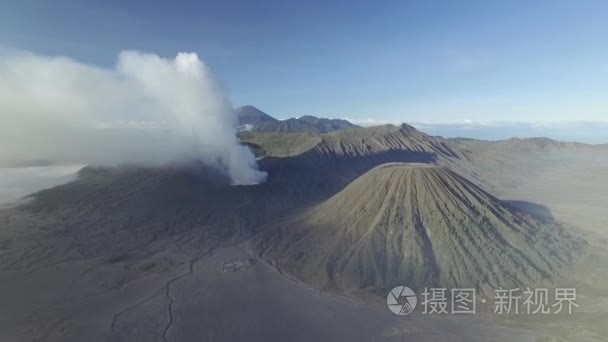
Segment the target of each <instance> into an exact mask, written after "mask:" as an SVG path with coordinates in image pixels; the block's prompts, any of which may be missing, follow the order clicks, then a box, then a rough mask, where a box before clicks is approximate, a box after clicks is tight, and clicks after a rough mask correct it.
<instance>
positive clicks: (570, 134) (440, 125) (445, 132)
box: [411, 120, 608, 144]
mask: <svg viewBox="0 0 608 342" xmlns="http://www.w3.org/2000/svg"><path fill="white" fill-rule="evenodd" d="M411 125H412V126H414V127H416V128H417V129H419V130H421V131H423V132H425V133H428V134H431V135H441V136H444V137H466V138H475V139H485V140H501V139H508V138H511V137H519V138H529V137H548V138H552V139H557V140H565V141H578V142H585V143H592V144H595V143H606V142H608V122H602V121H570V122H507V121H485V122H483V121H473V120H464V121H462V122H414V123H411Z"/></svg>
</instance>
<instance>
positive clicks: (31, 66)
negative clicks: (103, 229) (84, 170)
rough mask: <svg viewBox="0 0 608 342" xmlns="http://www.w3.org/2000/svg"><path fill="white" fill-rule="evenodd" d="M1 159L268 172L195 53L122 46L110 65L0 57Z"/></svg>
mask: <svg viewBox="0 0 608 342" xmlns="http://www.w3.org/2000/svg"><path fill="white" fill-rule="evenodd" d="M0 145H1V146H2V149H0V163H14V162H19V161H27V160H53V161H62V162H66V161H67V162H78V163H87V164H96V165H117V164H123V163H130V164H143V165H151V166H157V165H163V164H166V163H174V162H188V161H191V160H193V159H198V160H202V161H203V162H205V163H206V164H208V165H210V166H213V167H216V168H218V169H221V170H222V171H224V172H226V174H227V175H229V176H230V177H231V179H232V180H233V182H234V183H235V184H253V183H258V182H261V181H263V180H264V179H265V177H266V174H265V173H263V172H260V171H258V169H257V164H256V161H255V157H254V156H253V155H252V154H251V153H250V151H249V150H248V149H247V148H246V147H243V146H241V145H239V141H238V139H237V138H236V114H235V113H234V111H233V109H232V107H231V105H230V103H229V102H228V101H227V100H226V99H225V98H224V97H223V94H222V93H221V92H220V91H219V89H218V87H217V85H216V82H215V81H214V79H213V77H212V75H211V74H210V72H209V70H208V68H207V67H206V65H205V64H204V63H203V62H202V61H201V60H199V59H198V56H197V55H196V54H194V53H179V54H178V55H177V56H176V57H175V59H164V58H160V57H159V56H156V55H153V54H144V53H140V52H136V51H125V52H122V53H121V54H120V55H119V57H118V63H117V65H116V67H115V68H114V69H103V68H98V67H95V66H91V65H86V64H82V63H79V62H77V61H75V60H72V59H69V58H65V57H47V56H40V55H35V54H30V53H23V52H21V53H15V52H11V53H9V54H4V55H2V56H0Z"/></svg>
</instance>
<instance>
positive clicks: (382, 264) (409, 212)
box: [257, 163, 581, 293]
mask: <svg viewBox="0 0 608 342" xmlns="http://www.w3.org/2000/svg"><path fill="white" fill-rule="evenodd" d="M580 244H581V242H580V241H578V240H576V239H573V238H571V237H570V236H569V235H568V234H567V233H566V232H565V231H564V229H563V228H562V227H561V226H560V225H558V224H556V223H554V222H551V221H547V220H541V219H538V218H535V217H533V216H531V215H529V214H527V213H524V212H522V211H519V210H517V209H516V208H514V207H511V206H509V205H508V204H507V203H505V202H502V201H501V200H499V199H498V198H496V197H494V196H492V195H491V194H489V193H488V192H486V191H484V190H483V189H482V188H480V187H479V186H477V185H475V184H473V183H472V182H470V181H468V180H467V179H466V178H464V177H463V176H461V175H459V174H457V173H456V172H453V171H451V170H450V169H448V168H446V167H440V166H433V165H429V164H409V163H389V164H383V165H380V166H378V167H375V168H374V169H372V170H370V171H369V172H367V173H365V174H364V175H362V176H361V177H359V178H357V179H356V180H355V181H353V182H352V183H351V184H350V185H348V186H347V187H346V188H344V189H343V190H342V191H340V192H339V193H337V194H336V195H334V196H333V197H331V198H330V199H328V200H326V201H325V202H323V203H321V204H319V205H317V206H315V207H313V208H311V209H309V210H306V211H305V212H303V213H301V214H298V215H295V216H294V217H291V218H287V219H284V220H282V221H280V222H279V223H277V224H276V225H275V226H274V227H273V228H271V229H268V230H267V231H266V232H265V233H264V235H263V236H262V237H261V238H260V239H259V241H258V244H257V246H258V248H259V250H260V253H261V254H262V255H263V256H264V257H265V258H266V259H269V260H270V261H271V262H273V263H275V264H276V265H277V266H278V267H279V268H281V269H283V270H284V271H286V272H287V273H291V274H293V275H295V276H296V277H298V278H301V279H303V280H305V281H307V282H310V283H313V284H314V285H316V286H319V287H322V288H330V289H331V288H338V289H343V290H347V289H351V288H352V289H366V290H370V291H372V292H380V293H385V292H384V291H386V290H387V289H390V288H392V287H394V286H397V285H404V284H405V285H408V286H410V287H412V288H416V289H420V288H423V287H427V286H441V287H446V288H449V287H465V286H466V287H475V288H478V289H481V290H482V291H483V290H484V289H488V290H489V289H494V288H498V287H507V286H520V285H531V284H535V283H538V282H546V281H550V279H552V278H553V277H554V276H556V275H557V274H558V273H559V272H560V269H561V268H562V267H563V266H565V265H568V264H570V263H571V262H572V260H573V258H574V257H575V256H576V254H577V253H578V251H579V249H580V247H581V246H580Z"/></svg>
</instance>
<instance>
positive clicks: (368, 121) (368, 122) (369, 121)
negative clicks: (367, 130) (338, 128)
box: [343, 118, 404, 127]
mask: <svg viewBox="0 0 608 342" xmlns="http://www.w3.org/2000/svg"><path fill="white" fill-rule="evenodd" d="M343 119H344V120H347V121H349V122H350V123H353V124H355V125H359V126H363V127H370V126H380V125H389V124H390V125H396V126H397V125H400V124H402V123H403V122H404V121H399V120H381V119H375V118H343Z"/></svg>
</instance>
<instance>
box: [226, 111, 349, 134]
mask: <svg viewBox="0 0 608 342" xmlns="http://www.w3.org/2000/svg"><path fill="white" fill-rule="evenodd" d="M236 112H237V114H238V118H239V124H240V125H241V127H247V128H248V129H249V130H252V131H261V132H311V133H328V132H333V131H337V130H341V129H344V128H352V127H359V126H357V125H354V124H352V123H350V122H348V121H347V120H344V119H327V118H319V117H316V116H313V115H304V116H301V117H299V118H289V119H286V120H277V119H275V118H273V117H272V116H270V115H268V114H266V113H264V112H262V111H261V110H259V109H258V108H256V107H254V106H251V105H246V106H242V107H239V108H237V109H236Z"/></svg>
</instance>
